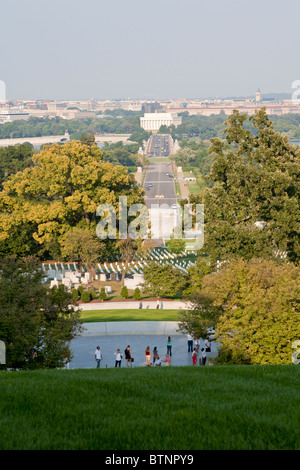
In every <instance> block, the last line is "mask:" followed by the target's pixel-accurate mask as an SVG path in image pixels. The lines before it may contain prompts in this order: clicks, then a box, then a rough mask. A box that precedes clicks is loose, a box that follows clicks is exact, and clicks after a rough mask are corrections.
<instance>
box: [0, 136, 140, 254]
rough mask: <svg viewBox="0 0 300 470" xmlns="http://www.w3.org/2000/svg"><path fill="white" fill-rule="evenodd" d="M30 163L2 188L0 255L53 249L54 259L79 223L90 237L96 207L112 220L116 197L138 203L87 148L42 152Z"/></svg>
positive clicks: (76, 144)
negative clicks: (108, 209)
mask: <svg viewBox="0 0 300 470" xmlns="http://www.w3.org/2000/svg"><path fill="white" fill-rule="evenodd" d="M33 161H34V166H33V167H30V168H26V169H25V170H24V171H23V172H19V173H17V174H15V175H13V176H11V178H10V179H9V180H8V181H6V182H5V183H4V184H3V187H4V189H3V191H2V192H1V193H0V229H1V234H0V253H1V252H2V253H16V254H18V255H19V254H22V255H24V254H33V252H32V249H33V248H36V247H39V249H40V252H42V250H44V256H49V250H51V248H52V249H53V247H54V249H55V253H58V252H59V239H60V238H61V237H62V236H63V235H64V234H65V233H66V232H68V231H70V230H71V229H72V228H73V227H76V226H77V225H79V224H82V222H84V223H85V225H86V227H87V228H88V229H89V230H90V231H91V232H92V233H95V230H96V228H95V227H96V223H97V208H98V206H99V205H101V204H106V203H108V204H112V205H113V206H114V208H115V209H116V213H117V214H118V210H119V196H127V202H128V205H129V206H131V205H132V204H134V203H139V202H142V198H141V195H142V193H143V190H142V189H141V188H139V187H138V186H137V185H136V183H135V181H134V178H133V176H132V175H129V174H128V172H127V170H126V169H125V168H124V167H122V166H119V165H112V164H111V163H109V162H104V161H103V160H102V153H101V151H100V149H99V148H98V146H97V145H93V144H92V143H91V144H89V145H85V144H84V143H82V142H80V141H73V142H71V143H66V144H63V145H52V146H45V147H44V149H43V150H42V151H41V152H40V153H39V154H37V155H35V156H34V157H33ZM21 231H22V232H23V235H22V236H23V239H24V241H26V244H22V245H23V249H22V253H20V252H19V244H15V242H14V240H16V235H17V234H18V233H19V232H21ZM24 246H25V247H26V246H28V250H25V251H24ZM49 247H50V248H49ZM47 250H48V251H47ZM36 253H39V252H38V250H37V251H36V252H34V254H36Z"/></svg>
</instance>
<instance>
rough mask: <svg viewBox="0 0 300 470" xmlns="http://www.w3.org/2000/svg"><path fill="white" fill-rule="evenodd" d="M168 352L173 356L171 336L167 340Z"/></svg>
mask: <svg viewBox="0 0 300 470" xmlns="http://www.w3.org/2000/svg"><path fill="white" fill-rule="evenodd" d="M167 354H169V356H172V340H171V337H170V336H168V340H167Z"/></svg>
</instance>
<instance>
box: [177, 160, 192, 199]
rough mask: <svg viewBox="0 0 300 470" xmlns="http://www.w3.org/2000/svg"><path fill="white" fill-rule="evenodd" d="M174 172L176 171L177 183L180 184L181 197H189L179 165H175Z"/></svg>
mask: <svg viewBox="0 0 300 470" xmlns="http://www.w3.org/2000/svg"><path fill="white" fill-rule="evenodd" d="M176 172H177V179H178V183H179V186H180V191H181V196H182V199H189V197H190V192H189V188H188V185H187V183H186V181H185V179H184V174H183V171H182V169H181V167H176Z"/></svg>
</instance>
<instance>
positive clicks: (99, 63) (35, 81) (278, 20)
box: [0, 0, 300, 100]
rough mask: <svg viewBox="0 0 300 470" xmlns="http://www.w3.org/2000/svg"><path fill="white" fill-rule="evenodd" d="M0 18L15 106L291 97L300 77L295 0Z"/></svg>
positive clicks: (8, 6) (54, 10)
mask: <svg viewBox="0 0 300 470" xmlns="http://www.w3.org/2000/svg"><path fill="white" fill-rule="evenodd" d="M1 13H2V14H1V16H2V18H4V19H6V21H3V22H2V28H1V32H0V44H1V52H2V54H1V61H0V80H3V81H4V82H5V83H6V93H7V99H11V100H16V99H24V100H37V99H49V100H52V99H53V100H71V99H74V100H75V99H78V100H85V99H91V98H94V99H96V100H97V99H126V98H131V99H145V100H147V99H170V98H172V99H181V98H184V99H201V98H202V99H204V98H210V97H212V98H217V97H220V98H226V97H229V96H230V97H231V96H237V97H240V96H245V97H247V96H253V95H254V94H255V91H256V90H257V88H258V87H259V88H260V89H261V90H262V93H264V92H265V93H288V94H291V95H292V92H293V89H292V83H293V82H294V81H295V80H297V79H299V78H300V70H299V65H298V64H297V60H296V56H297V54H296V52H297V49H296V48H297V43H298V42H299V40H300V31H299V29H298V25H297V18H298V16H299V13H300V5H299V4H298V3H297V2H296V0H287V1H286V2H285V3H284V9H283V8H282V1H281V0H275V1H270V0H265V1H264V2H263V4H262V3H260V2H259V1H258V0H253V1H252V2H251V3H250V2H246V1H243V0H242V1H241V0H239V1H237V0H224V1H220V0H212V1H211V2H209V4H208V2H204V1H199V0H186V1H185V2H184V3H183V2H179V1H178V2H175V3H174V2H172V1H171V0H163V1H159V0H152V2H151V5H145V4H143V3H141V2H139V1H138V0H129V1H128V2H126V4H125V3H124V2H121V0H114V1H111V2H110V3H109V4H106V3H104V2H103V1H100V2H99V1H98V0H97V1H96V0H86V1H85V2H83V1H82V0H73V1H71V0H64V1H63V2H61V1H58V0H52V1H51V2H50V1H48V0H45V1H43V2H40V1H39V0H27V1H26V2H22V1H21V0H12V1H10V2H8V1H6V0H5V1H4V2H2V6H1Z"/></svg>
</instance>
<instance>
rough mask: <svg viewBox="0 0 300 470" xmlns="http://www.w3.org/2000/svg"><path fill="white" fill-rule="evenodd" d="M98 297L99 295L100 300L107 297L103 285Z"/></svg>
mask: <svg viewBox="0 0 300 470" xmlns="http://www.w3.org/2000/svg"><path fill="white" fill-rule="evenodd" d="M99 297H100V299H101V300H106V299H107V295H106V292H105V288H104V287H101V290H100V295H99Z"/></svg>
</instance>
